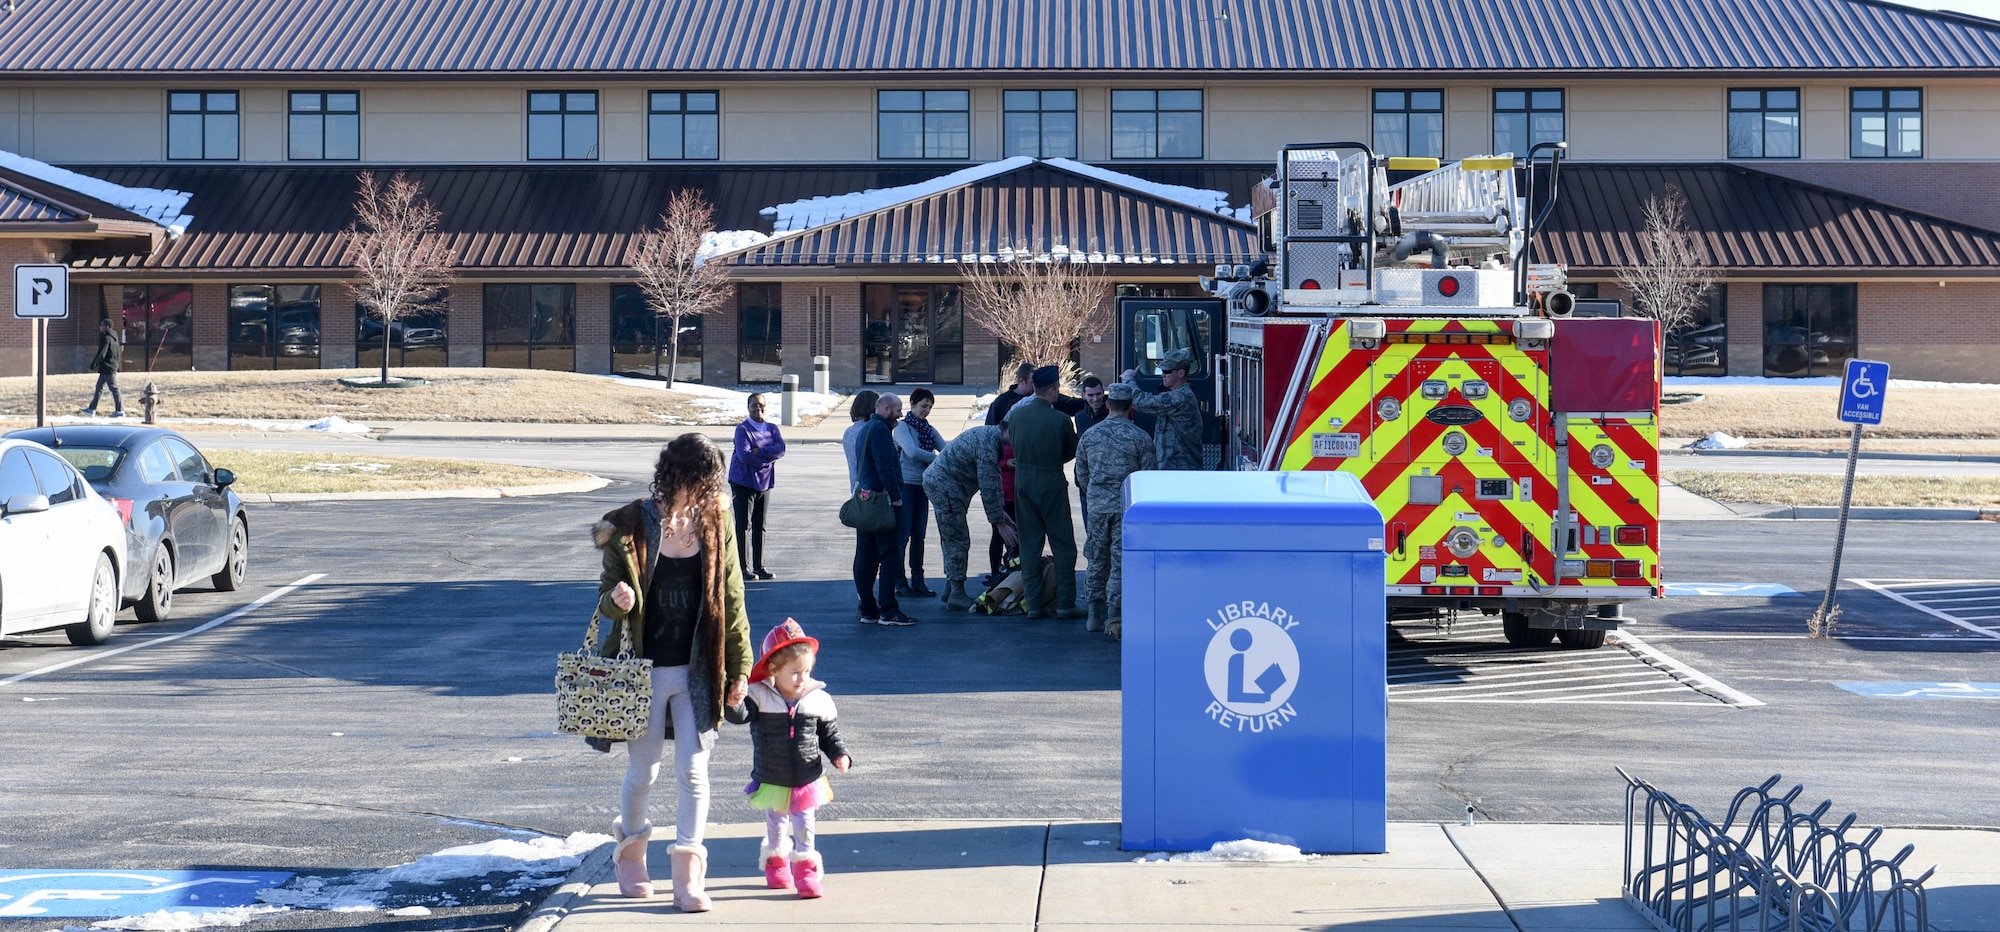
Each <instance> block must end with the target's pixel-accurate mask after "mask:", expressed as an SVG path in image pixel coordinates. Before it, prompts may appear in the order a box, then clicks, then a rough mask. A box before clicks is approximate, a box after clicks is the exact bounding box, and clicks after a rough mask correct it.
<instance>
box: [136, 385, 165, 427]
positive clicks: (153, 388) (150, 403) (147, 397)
mask: <svg viewBox="0 0 2000 932" xmlns="http://www.w3.org/2000/svg"><path fill="white" fill-rule="evenodd" d="M139 401H140V402H141V403H142V404H144V405H145V406H146V423H148V424H157V423H159V421H158V420H157V419H156V418H154V416H153V414H154V409H156V408H158V407H159V405H160V387H159V386H158V385H154V384H153V383H151V382H147V383H146V388H145V390H144V391H141V392H140V393H139Z"/></svg>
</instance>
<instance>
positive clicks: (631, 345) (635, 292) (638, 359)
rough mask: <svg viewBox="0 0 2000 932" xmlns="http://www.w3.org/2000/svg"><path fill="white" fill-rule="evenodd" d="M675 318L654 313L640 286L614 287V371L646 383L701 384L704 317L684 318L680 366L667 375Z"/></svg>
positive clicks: (612, 317) (612, 342) (612, 319)
mask: <svg viewBox="0 0 2000 932" xmlns="http://www.w3.org/2000/svg"><path fill="white" fill-rule="evenodd" d="M673 325H674V324H673V318H671V317H663V316H661V315H658V314H655V313H653V307H652V305H650V304H648V303H647V302H646V293H645V292H643V291H640V290H639V286H638V285H612V286H611V371H613V372H616V373H619V374H621V375H631V376H638V377H640V378H647V379H668V378H670V379H673V380H675V381H678V382H699V381H701V380H702V378H701V316H700V315H694V316H690V317H682V318H681V339H680V346H679V347H677V349H678V350H679V358H680V364H679V365H678V366H675V367H673V368H672V371H668V366H667V352H668V349H669V347H668V342H669V339H668V338H669V337H671V336H672V333H671V332H670V331H669V329H668V328H670V327H672V326H673Z"/></svg>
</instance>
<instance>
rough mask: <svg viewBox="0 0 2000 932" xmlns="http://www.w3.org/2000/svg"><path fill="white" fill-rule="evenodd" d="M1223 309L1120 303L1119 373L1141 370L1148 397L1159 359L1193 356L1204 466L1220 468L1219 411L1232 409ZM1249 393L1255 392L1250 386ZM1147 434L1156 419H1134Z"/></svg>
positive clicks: (1206, 304) (1190, 301)
mask: <svg viewBox="0 0 2000 932" xmlns="http://www.w3.org/2000/svg"><path fill="white" fill-rule="evenodd" d="M1225 313H1226V312H1225V309H1224V305H1223V302H1222V300H1221V299H1220V298H1132V297H1125V298H1119V299H1117V313H1116V316H1117V321H1118V326H1117V334H1116V339H1117V341H1118V372H1119V373H1123V372H1124V371H1125V370H1126V369H1136V370H1138V375H1137V376H1136V378H1135V381H1137V382H1138V385H1139V387H1140V388H1142V389H1145V390H1146V391H1149V392H1157V391H1159V390H1160V360H1162V359H1164V358H1166V355H1167V354H1168V353H1170V352H1172V351H1174V350H1177V349H1184V350H1187V351H1188V353H1189V355H1191V356H1192V357H1194V362H1193V364H1192V365H1190V366H1189V367H1188V387H1189V388H1191V389H1193V390H1194V395H1195V399H1196V400H1197V401H1198V402H1199V403H1200V405H1201V447H1202V466H1203V467H1204V468H1207V469H1215V468H1217V464H1218V463H1219V462H1220V461H1221V457H1222V439H1223V427H1222V418H1221V415H1220V412H1223V411H1226V410H1228V407H1227V405H1225V404H1224V403H1223V399H1222V395H1221V392H1222V388H1223V384H1222V380H1221V379H1220V378H1219V377H1218V370H1219V369H1220V365H1219V363H1220V362H1221V351H1222V348H1223V347H1224V346H1225V343H1224V338H1223V328H1224V327H1225V326H1227V324H1226V321H1225ZM1248 390H1254V387H1250V388H1249V389H1248ZM1135 420H1136V422H1137V423H1138V425H1139V426H1140V427H1143V428H1145V429H1146V432H1147V433H1151V432H1152V430H1153V425H1152V418H1151V417H1149V416H1147V415H1144V414H1141V415H1138V416H1137V417H1136V419H1135Z"/></svg>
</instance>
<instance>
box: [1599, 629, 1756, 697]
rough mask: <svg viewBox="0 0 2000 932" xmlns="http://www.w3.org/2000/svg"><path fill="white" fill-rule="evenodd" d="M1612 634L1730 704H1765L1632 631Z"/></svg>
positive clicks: (1619, 631) (1620, 641)
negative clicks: (1666, 652)
mask: <svg viewBox="0 0 2000 932" xmlns="http://www.w3.org/2000/svg"><path fill="white" fill-rule="evenodd" d="M1611 636H1612V637H1614V638H1617V639H1618V642H1619V643H1621V644H1624V645H1626V646H1627V647H1630V648H1632V649H1633V650H1634V651H1636V652H1638V653H1640V654H1643V655H1645V656H1646V657H1647V658H1649V659H1651V660H1653V661H1654V662H1656V663H1658V664H1660V665H1661V666H1664V667H1666V668H1668V669H1670V670H1673V671H1674V672H1676V673H1679V674H1681V675H1682V676H1684V677H1686V678H1687V679H1688V680H1690V681H1692V682H1693V683H1695V684H1696V685H1698V686H1700V687H1702V688H1705V689H1709V690H1713V691H1714V692H1715V693H1716V694H1717V695H1719V696H1722V697H1723V698H1724V700H1725V701H1727V702H1728V703H1729V704H1730V705H1733V706H1738V707H1740V708H1750V707H1753V706H1760V705H1763V704H1764V701H1763V700H1761V699H1757V698H1755V697H1752V696H1751V695H1749V694H1748V693H1744V692H1741V691H1738V690H1735V689H1731V688H1730V687H1729V686H1727V685H1726V684H1724V683H1723V682H1722V681H1721V680H1718V679H1716V678H1715V677H1712V676H1709V675H1708V674H1706V673H1703V672H1701V671H1700V670H1697V669H1695V668H1693V667H1690V666H1688V665H1687V664H1684V663H1682V662H1680V661H1678V660H1675V659H1674V658H1672V657H1669V656H1667V655H1666V654H1663V653H1661V652H1660V649H1659V648H1657V647H1654V646H1653V645H1651V644H1648V643H1646V641H1645V639H1643V638H1641V637H1639V636H1638V635H1636V634H1633V633H1632V632H1630V631H1627V630H1624V629H1623V628H1621V629H1619V630H1617V631H1613V632H1611Z"/></svg>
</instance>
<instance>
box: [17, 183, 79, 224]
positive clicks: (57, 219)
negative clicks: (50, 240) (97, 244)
mask: <svg viewBox="0 0 2000 932" xmlns="http://www.w3.org/2000/svg"><path fill="white" fill-rule="evenodd" d="M84 217H85V215H84V214H82V213H80V212H75V211H71V210H70V209H69V208H67V207H64V206H63V205H61V204H58V203H55V202H54V201H51V200H49V199H47V198H44V197H41V196H38V195H36V194H33V193H31V192H28V191H24V190H22V189H20V188H17V187H15V186H13V185H11V184H8V183H7V182H5V181H0V223H73V222H75V221H78V220H82V219H84Z"/></svg>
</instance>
